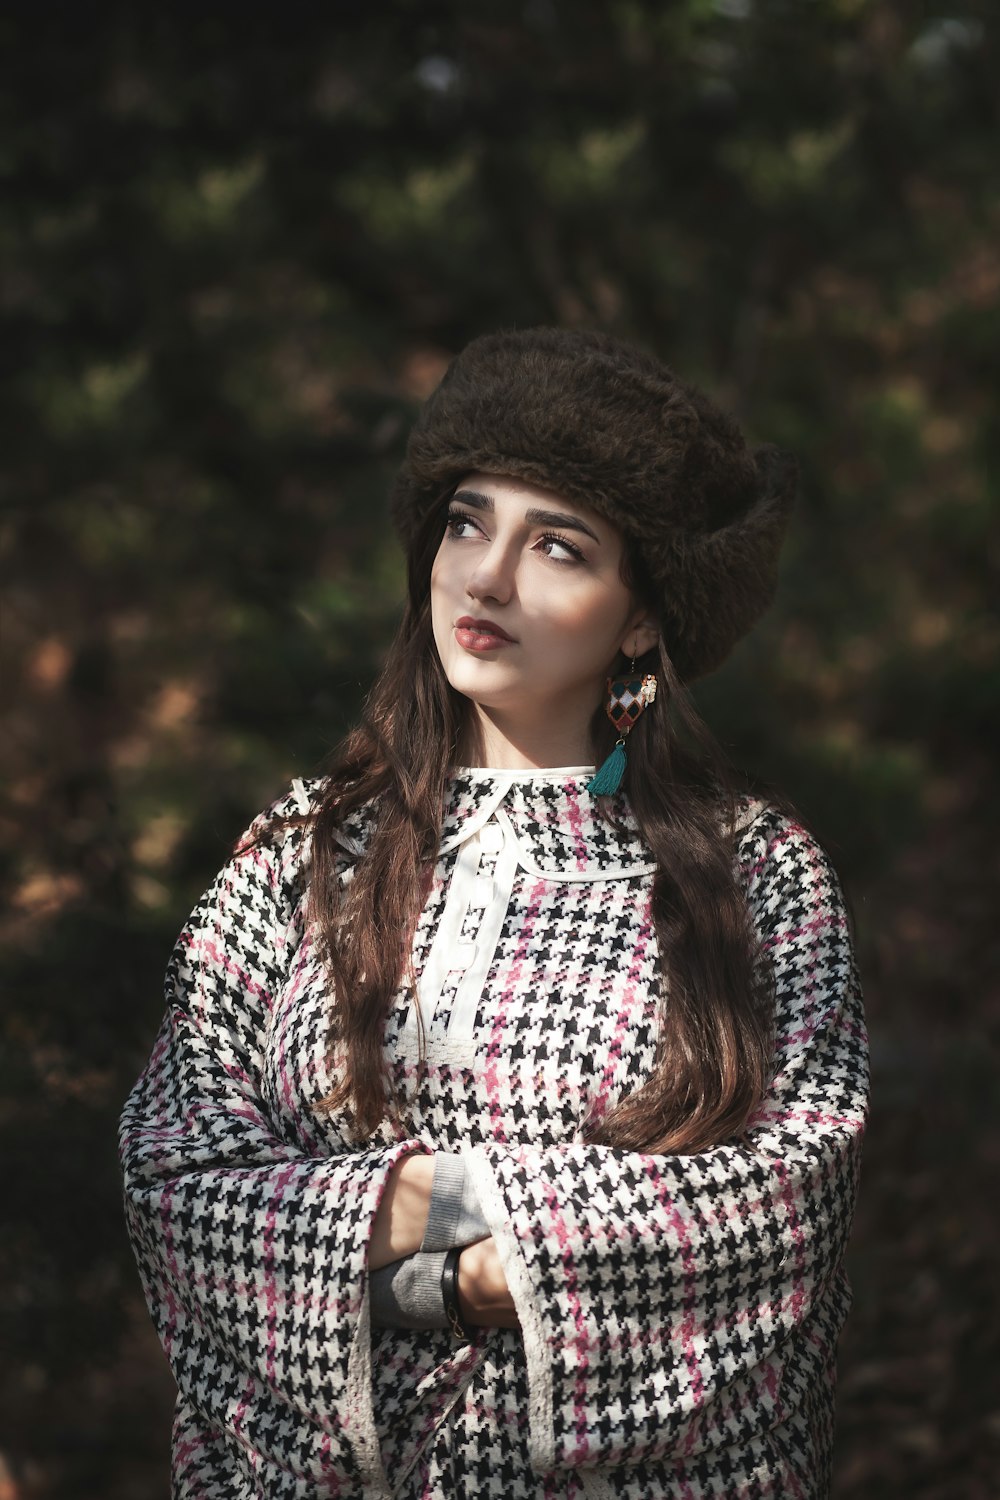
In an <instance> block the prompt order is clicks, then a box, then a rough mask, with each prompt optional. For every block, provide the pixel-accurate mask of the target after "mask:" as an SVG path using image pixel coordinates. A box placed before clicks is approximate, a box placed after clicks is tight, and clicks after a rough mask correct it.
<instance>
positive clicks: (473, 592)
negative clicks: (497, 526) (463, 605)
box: [465, 538, 517, 604]
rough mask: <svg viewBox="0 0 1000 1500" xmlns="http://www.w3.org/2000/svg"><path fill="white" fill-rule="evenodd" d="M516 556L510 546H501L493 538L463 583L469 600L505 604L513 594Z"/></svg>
mask: <svg viewBox="0 0 1000 1500" xmlns="http://www.w3.org/2000/svg"><path fill="white" fill-rule="evenodd" d="M516 561H517V560H516V556H515V553H514V549H513V547H512V546H503V545H502V544H501V542H500V541H499V540H498V539H496V538H494V540H493V541H492V542H491V543H490V544H489V546H488V547H486V548H484V549H483V550H482V551H481V552H480V553H479V556H478V558H477V559H476V566H475V567H474V568H473V570H472V572H471V573H470V574H469V576H468V578H467V579H466V582H465V592H466V593H467V594H468V596H469V598H470V599H495V600H496V601H497V603H498V604H506V603H507V602H508V601H509V600H510V598H511V595H512V594H513V592H514V577H515V572H516Z"/></svg>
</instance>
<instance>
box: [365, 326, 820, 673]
mask: <svg viewBox="0 0 1000 1500" xmlns="http://www.w3.org/2000/svg"><path fill="white" fill-rule="evenodd" d="M474 470H482V471H485V472H488V473H497V474H506V475H510V476H512V477H514V478H518V479H523V480H526V481H528V482H529V483H531V484H537V485H541V486H542V487H543V488H546V489H551V490H553V491H555V492H556V493H557V494H559V495H562V496H564V497H565V498H567V499H569V500H573V501H576V502H577V503H579V504H581V505H586V506H590V507H591V508H592V509H593V510H595V511H597V512H598V514H600V515H602V516H604V517H605V518H606V519H607V520H609V521H611V522H613V524H614V525H616V526H617V527H619V528H620V529H621V531H623V532H624V533H625V534H626V535H627V536H629V537H634V538H635V539H636V540H637V541H638V543H639V549H640V552H641V554H642V556H643V559H644V561H645V564H646V568H647V571H648V572H649V574H650V575H651V577H652V579H653V580H654V582H655V584H656V587H657V590H658V593H659V600H658V611H659V617H660V627H661V629H662V631H663V636H664V642H665V644H666V648H667V653H668V655H669V656H670V658H671V661H672V662H673V664H674V667H675V669H676V671H677V673H678V675H679V676H680V678H681V679H682V680H686V681H689V680H691V679H693V678H696V677H701V676H703V675H704V674H705V673H706V672H710V671H712V670H713V669H714V668H715V667H717V666H719V665H720V664H721V663H722V662H723V661H724V660H725V658H726V657H727V656H728V655H729V652H730V651H731V650H732V648H733V646H735V644H736V642H737V641H738V640H739V639H740V637H741V636H743V635H744V634H745V633H746V632H747V631H748V630H749V629H750V627H751V625H753V623H754V621H755V620H756V619H757V618H758V616H759V615H761V614H762V613H763V612H764V610H765V609H766V608H767V606H768V604H769V603H770V601H771V598H772V596H773V594H774V589H775V584H776V581H777V563H778V552H779V550H780V547H781V541H782V537H783V534H784V531H785V527H786V524H787V521H788V516H789V512H790V510H791V507H792V504H793V501H794V498H795V492H796V484H797V466H796V463H795V460H794V459H793V458H792V457H791V456H790V455H789V454H785V453H782V452H780V451H779V450H778V449H777V448H774V447H772V446H770V445H767V446H764V447H762V448H757V449H755V450H753V451H751V450H750V449H749V448H748V447H747V445H746V443H745V442H744V439H743V437H742V435H741V433H740V430H739V428H738V427H737V425H736V423H735V422H734V421H733V420H732V418H730V417H728V416H727V415H726V414H725V413H724V412H722V411H720V410H719V408H718V407H717V406H715V405H714V403H713V402H711V401H710V400H709V399H708V397H707V396H705V395H703V394H702V392H700V391H698V390H696V389H694V388H693V387H691V386H689V385H685V384H684V383H683V382H682V381H681V380H679V379H678V378H677V376H676V375H674V373H673V372H672V371H671V370H669V369H668V368H667V366H666V365H664V364H662V363H661V361H660V360H658V359H656V358H655V357H654V356H653V355H651V354H647V353H645V352H644V351H643V350H641V349H638V348H636V347H635V346H634V345H632V344H627V343H624V342H623V341H622V340H620V339H617V338H613V337H612V336H611V335H609V334H606V333H590V332H583V331H568V330H563V329H559V328H528V329H523V330H519V331H512V332H501V333H493V334H486V335H484V336H483V337H481V338H477V339H474V340H473V341H472V343H470V344H468V345H467V346H466V347H465V348H464V349H463V350H462V352H461V353H460V354H458V355H457V356H456V357H455V359H453V360H452V362H451V364H450V365H449V367H448V370H447V371H446V373H445V375H444V378H443V379H442V381H441V383H440V385H439V386H438V387H437V389H436V390H435V391H434V392H433V393H432V395H431V396H430V398H429V399H428V401H427V402H426V404H425V406H424V408H423V410H422V411H421V413H420V415H419V417H418V419H417V422H416V424H415V426H414V428H413V431H412V433H411V434H410V439H409V443H408V445H407V449H406V458H405V461H404V463H403V466H402V468H401V470H400V472H399V475H398V477H397V480H396V484H395V488H394V491H393V495H392V513H393V516H394V519H395V521H396V524H397V525H398V527H399V529H400V531H401V532H402V534H403V537H404V540H408V539H409V538H410V537H411V536H412V534H413V532H414V530H415V528H416V526H417V525H418V523H419V521H420V520H421V519H422V518H423V517H424V516H425V515H426V513H427V510H428V508H429V507H431V506H433V505H434V504H435V503H436V502H437V501H439V500H440V499H441V497H442V495H443V494H444V493H445V492H446V491H447V490H449V489H450V488H452V487H453V486H454V485H455V484H457V482H458V481H459V480H460V479H462V478H463V477H464V476H465V475H466V474H470V473H472V472H473V471H474Z"/></svg>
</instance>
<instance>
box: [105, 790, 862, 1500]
mask: <svg viewBox="0 0 1000 1500" xmlns="http://www.w3.org/2000/svg"><path fill="white" fill-rule="evenodd" d="M589 774H590V772H589V769H587V770H581V769H580V768H576V769H575V770H574V771H573V772H567V773H558V772H552V773H538V774H537V775H535V776H522V777H517V776H512V775H510V774H505V773H503V772H491V771H485V770H483V771H474V770H465V771H460V772H458V773H456V774H455V775H454V776H453V777H452V778H451V780H450V782H449V792H448V801H447V805H446V807H445V809H444V818H443V827H442V845H441V851H442V852H441V854H440V857H439V860H438V864H437V869H436V871H435V876H434V880H433V881H432V883H431V887H430V892H429V895H428V898H427V903H426V905H425V907H424V910H423V912H422V914H421V917H420V920H419V922H418V925H417V930H416V933H415V935H414V939H413V961H414V969H415V972H416V975H417V978H418V980H419V978H420V976H421V974H422V972H423V967H424V964H425V962H426V960H427V959H428V955H429V954H430V952H431V950H432V945H433V942H434V937H435V933H436V932H437V930H438V925H439V923H440V921H441V919H442V914H443V913H444V911H445V907H446V904H447V901H448V895H449V891H450V890H451V888H452V880H453V876H455V872H456V868H458V862H459V860H460V859H461V857H462V851H463V849H464V848H466V847H467V845H468V842H469V840H470V839H474V838H477V837H479V832H478V831H479V830H480V829H481V828H482V826H483V821H484V818H487V819H488V821H489V823H490V824H491V825H495V824H497V822H498V820H499V823H500V824H502V826H503V828H504V829H505V830H506V832H505V835H504V837H503V838H500V839H498V840H497V841H495V842H494V843H493V844H487V843H486V841H485V840H484V852H483V855H482V859H481V861H480V863H479V865H478V867H477V875H476V878H477V881H478V889H479V891H480V892H482V890H483V888H484V882H487V883H488V882H489V881H491V880H492V881H493V886H494V889H495V892H496V894H495V895H494V898H493V899H494V900H500V901H502V902H503V903H504V911H503V914H502V917H503V919H502V922H497V923H496V924H495V931H496V934H497V935H496V936H495V940H494V941H492V943H491V947H490V951H489V953H488V954H487V955H486V958H487V959H488V967H484V974H485V978H484V982H483V984H482V990H481V994H480V995H479V998H478V1000H477V1002H476V1006H474V1007H473V1010H472V1011H468V1014H467V1021H468V1026H466V1020H463V1022H462V1026H461V1027H459V1028H457V1032H458V1034H456V1028H455V1027H452V1028H451V1031H450V1032H449V1029H448V1023H449V1008H450V1006H451V1003H452V1000H453V998H454V997H455V996H456V995H457V994H459V993H460V987H461V974H460V973H459V974H453V973H450V972H446V973H445V974H444V977H443V979H442V980H441V983H440V985H439V986H438V990H437V991H436V993H435V1005H434V1015H433V1023H432V1025H431V1026H430V1028H429V1031H428V1037H427V1051H426V1055H425V1057H424V1058H423V1059H421V1058H419V1057H418V1056H417V1055H416V1054H415V1053H414V1051H413V1049H412V1045H411V1043H410V1040H409V1038H410V1037H411V1034H412V1033H411V1027H410V1025H409V1024H408V1022H411V1021H412V1016H411V1010H410V996H409V993H408V992H407V991H405V990H403V989H401V990H400V993H399V994H398V996H397V997H396V1003H395V1005H394V1007H393V1009H392V1012H391V1014H390V1016H389V1019H388V1023H387V1028H386V1049H387V1057H388V1061H389V1064H390V1066H391V1067H392V1068H393V1069H394V1070H395V1072H396V1075H397V1078H398V1079H399V1080H400V1081H401V1083H402V1086H403V1088H404V1091H405V1094H406V1098H407V1104H408V1108H407V1118H406V1121H405V1128H404V1130H403V1131H402V1132H394V1131H393V1130H392V1129H391V1128H389V1127H388V1126H384V1127H383V1128H382V1129H381V1130H380V1131H379V1132H378V1133H377V1134H376V1136H375V1137H374V1138H373V1139H372V1140H371V1141H369V1142H368V1143H367V1144H366V1146H365V1148H364V1149H363V1150H358V1149H357V1148H356V1147H355V1146H354V1145H353V1144H352V1142H351V1140H350V1137H349V1134H348V1132H347V1130H346V1127H345V1122H344V1120H343V1119H341V1118H339V1117H338V1116H336V1115H334V1116H330V1115H328V1114H325V1113H323V1112H322V1111H320V1110H319V1109H318V1108H317V1105H318V1101H319V1100H320V1099H321V1098H322V1097H323V1096H324V1095H325V1094H326V1093H327V1092H328V1091H329V1088H330V1084H331V1074H330V1070H329V1063H328V1060H327V1057H326V1033H327V1024H328V1015H329V1005H330V996H329V985H328V981H327V979H326V975H325V972H324V968H323V963H322V957H321V954H320V953H319V951H318V947H317V944H316V943H315V942H314V940H313V934H312V933H311V932H310V931H309V930H308V928H307V926H306V923H305V921H304V918H303V903H304V898H305V894H306V888H307V880H308V856H309V839H308V835H307V834H304V833H303V832H302V831H301V830H285V831H284V832H283V833H281V834H280V835H279V836H278V837H276V839H275V840H274V841H273V842H272V843H270V844H267V845H264V846H261V847H258V848H256V849H254V850H252V851H250V852H244V853H237V854H235V855H234V857H233V858H232V860H231V861H230V862H229V864H228V865H227V866H226V868H225V869H224V870H223V871H222V872H221V873H220V875H219V876H218V878H217V879H216V881H215V883H214V884H213V886H212V888H211V889H210V890H209V891H208V892H207V893H206V895H205V897H204V898H203V900H202V901H201V902H200V903H199V904H198V906H197V907H196V909H195V911H194V912H193V913H192V916H191V918H190V920H189V922H188V923H187V924H186V926H185V928H184V931H183V932H182V934H181V936H180V938H179V939H178V943H177V946H176V948H175V950H174V953H173V956H172V958H171V960H170V964H169V967H168V973H167V1009H166V1015H165V1017H164V1021H163V1026H162V1029H161V1031H160V1034H159V1037H158V1039H157V1041H156V1044H155V1046H154V1049H153V1053H152V1056H151V1058H150V1060H149V1063H148V1065H147V1068H146V1070H145V1072H144V1073H143V1075H142V1077H141V1078H140V1080H139V1081H138V1083H137V1084H136V1087H135V1089H134V1090H133V1092H132V1094H131V1095H130V1097H129V1100H128V1102H127V1104H126V1106H125V1110H124V1113H123V1116H122V1132H121V1144H122V1160H123V1165H124V1170H125V1182H126V1205H127V1216H128V1224H129V1230H130V1233H131V1236H132V1241H133V1245H134V1248H135V1253H136V1257H137V1261H138V1265H139V1269H140V1273H141V1275H142V1279H143V1284H144V1287H145V1291H146V1295H147V1298H148V1301H149V1305H150V1309H151V1311H152V1314H153V1317H154V1320H155V1322H156V1325H157V1328H158V1331H159V1334H160V1337H161V1339H162V1342H163V1345H164V1349H165V1351H166V1353H167V1357H168V1359H169V1360H170V1363H171V1366H172V1369H173V1372H174V1375H175V1377H176V1380H177V1385H178V1402H177V1411H176V1419H175V1424H174V1441H173V1493H174V1496H175V1500H195V1497H197V1500H243V1497H251V1496H266V1497H268V1500H286V1497H288V1500H291V1497H299V1500H305V1497H307V1496H308V1497H314V1496H319V1495H324V1496H325V1495H330V1496H337V1495H339V1496H345V1497H346V1496H352V1497H353V1496H371V1497H383V1500H388V1497H390V1496H396V1497H399V1500H445V1497H448V1500H452V1497H456V1496H465V1495H468V1496H475V1497H477V1500H478V1497H480V1496H484V1497H495V1500H529V1497H530V1500H543V1497H546V1500H554V1497H584V1496H603V1497H606V1500H607V1497H611V1496H615V1497H622V1500H654V1497H660V1496H677V1497H681V1500H703V1497H708V1496H716V1497H720V1500H722V1497H725V1500H732V1497H736V1496H740V1497H765V1496H773V1497H783V1496H801V1497H807V1500H813V1497H820V1496H822V1495H824V1494H825V1493H826V1491H827V1487H828V1479H829V1460H830V1443H831V1435H832V1419H833V1387H834V1359H835V1351H836V1343H837V1338H838V1335H839V1332H840V1329H841V1326H842V1324H843V1320H844V1318H845V1316H846V1313H847V1309H848V1306H849V1301H850V1297H849V1291H848V1287H847V1282H846V1278H845V1275H844V1269H843V1257H844V1249H845V1244H846V1241H847V1236H848V1233H849V1229H850V1222H851V1216H852V1212H853V1206H854V1199H855V1192H856V1186H857V1172H858V1157H859V1147H860V1140H861V1134H862V1130H863V1126H864V1120H865V1113H866V1106H867V1071H866V1057H867V1048H866V1038H865V1030H864V1020H863V1015H862V1010H861V1001H860V993H859V987H858V981H857V973H856V969H855V965H854V960H853V956H852V950H851V941H850V935H849V932H848V926H847V919H846V915H845V910H844V904H843V899H842V895H841V892H840V888H839V885H838V883H837V879H836V876H835V875H834V873H833V871H832V869H831V867H830V864H829V861H828V859H827V858H826V855H825V854H824V852H823V850H822V849H821V848H820V847H819V845H818V844H817V843H816V841H815V840H814V839H813V838H812V837H811V836H810V835H809V834H808V833H806V832H805V831H804V830H803V829H802V828H801V827H799V826H797V825H796V824H794V823H791V822H789V821H788V820H787V819H785V818H784V817H782V816H780V815H778V814H777V813H775V812H774V811H773V810H769V809H767V808H766V807H763V806H762V805H760V804H755V805H754V804H748V805H747V808H746V812H745V819H744V824H745V826H744V827H743V830H742V832H741V834H740V835H739V837H738V848H737V859H738V863H739V867H740V870H741V874H742V879H743V883H744V886H745V889H746V892H747V899H748V901H749V904H750V909H751V911H752V914H753V918H754V921H755V924H756V928H757V930H758V932H759V935H760V940H761V945H762V953H763V955H764V956H765V957H766V959H767V960H768V961H769V962H770V963H771V965H772V968H773V972H774V980H775V1023H776V1043H775V1054H774V1072H773V1081H772V1084H771V1088H770V1090H769V1092H768V1095H767V1097H766V1099H765V1100H764V1101H763V1104H762V1105H761V1107H760V1109H759V1110H758V1112H757V1114H756V1116H755V1118H754V1120H753V1122H752V1124H751V1128H750V1130H749V1131H748V1133H747V1135H746V1137H745V1138H744V1139H742V1140H740V1141H739V1142H731V1143H727V1144H724V1145H721V1146H718V1147H716V1148H714V1149H713V1150H710V1151H704V1152H701V1153H699V1154H697V1155H694V1156H685V1157H680V1156H653V1155H650V1154H648V1153H639V1152H630V1151H617V1150H612V1149H610V1148H603V1147H594V1146H587V1145H586V1144H584V1143H583V1141H582V1139H581V1123H582V1121H583V1120H584V1118H585V1117H586V1115H587V1113H588V1111H589V1110H591V1109H593V1108H595V1107H596V1108H597V1109H599V1110H602V1109H607V1108H610V1107H611V1106H612V1105H613V1103H614V1102H615V1100H616V1099H618V1098H620V1097H621V1096H622V1095H623V1094H624V1093H626V1092H628V1091H631V1090H633V1089H634V1088H635V1087H636V1086H637V1085H638V1084H639V1083H641V1081H642V1080H643V1079H644V1078H645V1077H647V1076H648V1074H649V1070H650V1068H651V1067H652V1066H653V1062H654V1058H655V1052H656V1042H657V1015H658V1011H659V1007H660V1005H661V1003H663V1004H669V995H667V996H666V997H664V998H663V1000H662V1002H661V997H660V990H659V982H658V977H657V964H656V943H655V934H654V932H653V929H652V924H651V922H650V921H649V910H648V903H649V894H650V889H651V883H652V879H653V876H652V873H651V871H650V868H649V853H648V850H646V849H645V848H644V847H643V846H642V845H641V843H640V841H639V840H638V837H637V835H636V833H635V830H634V824H633V823H632V822H631V819H630V815H629V813H628V809H627V804H626V803H625V802H624V799H623V798H620V799H619V811H620V812H621V813H622V814H623V817H624V820H625V827H624V828H623V829H622V830H621V831H615V830H614V829H612V828H610V827H609V826H608V825H607V824H606V823H604V822H602V821H601V820H599V819H598V818H597V817H596V815H595V807H596V804H595V803H594V801H593V799H592V798H590V797H589V796H588V794H587V793H586V791H585V784H586V780H587V779H588V777H589ZM319 790H320V784H319V783H307V784H305V785H303V784H301V783H300V784H297V785H296V787H295V788H294V789H293V791H292V793H290V794H289V795H288V796H287V797H286V798H283V799H281V800H280V801H279V802H278V803H276V804H275V806H274V807H273V808H272V809H270V810H269V812H268V814H266V815H264V817H263V819H262V820H259V821H258V825H255V826H262V825H263V822H264V821H265V820H266V821H269V820H270V818H271V816H272V815H278V816H280V815H282V814H286V813H289V812H295V811H300V810H302V809H303V808H305V807H307V806H308V805H309V803H310V799H313V798H315V796H316V795H317V794H318V792H319ZM372 816H374V813H373V812H369V813H368V814H359V815H357V816H356V817H355V818H354V819H353V820H351V822H350V824H349V825H348V826H346V827H345V829H344V830H343V834H344V849H343V859H342V872H343V876H344V878H345V879H346V878H349V872H350V870H351V867H352V865H353V864H354V862H355V860H356V858H357V857H358V851H359V850H361V849H363V847H364V842H365V838H366V832H367V829H368V827H369V826H370V818H371V817H372ZM505 840H506V841H505ZM498 846H500V847H502V848H503V850H504V851H505V852H504V853H503V854H502V855H499V854H498V853H497V848H498ZM512 850H513V851H514V852H515V853H516V860H515V859H514V858H513V857H512V855H511V851H512ZM502 870H509V871H510V872H512V873H510V874H509V876H505V877H503V878H501V876H500V874H499V873H498V872H500V871H502ZM455 878H456V879H459V878H462V877H461V876H455ZM504 880H506V884H505V883H504ZM470 889H471V887H470ZM477 900H478V898H477ZM454 907H455V898H454V893H452V915H453V914H454ZM463 910H464V908H463ZM487 914H488V913H486V912H484V909H483V907H482V906H481V905H477V904H476V900H470V902H469V903H468V910H467V911H464V915H462V916H461V922H460V923H459V922H456V927H455V931H456V937H457V946H456V952H460V951H461V952H464V951H466V950H467V949H470V950H474V947H475V938H476V935H477V933H481V932H482V931H483V930H485V924H486V916H487ZM460 915H461V912H460ZM448 920H449V921H450V920H452V917H451V916H450V917H449V919H448ZM479 962H480V963H484V960H483V958H482V957H480V960H479ZM438 967H439V968H440V964H438ZM473 1011H474V1015H473ZM466 1031H467V1034H466ZM435 1149H444V1150H448V1151H462V1152H463V1153H464V1154H465V1156H466V1160H467V1163H468V1167H469V1170H470V1172H471V1173H472V1175H473V1180H474V1182H475V1185H476V1188H477V1191H478V1193H479V1196H480V1201H481V1203H482V1205H483V1210H484V1212H485V1214H486V1216H487V1219H488V1220H489V1222H490V1225H491V1228H492V1230H493V1234H494V1238H495V1240H496V1242H497V1245H498V1247H499V1251H500V1254H501V1257H502V1259H503V1262H504V1267H505V1270H506V1273H507V1280H508V1284H509V1285H510V1287H511V1291H512V1293H513V1295H514V1298H515V1302H516V1304H517V1307H518V1311H519V1315H520V1321H521V1331H520V1333H513V1332H506V1331H501V1330H495V1331H490V1332H483V1333H482V1334H481V1335H479V1336H478V1337H477V1339H476V1340H475V1342H474V1343H473V1344H472V1345H471V1346H457V1345H454V1344H452V1342H451V1341H450V1338H449V1336H448V1335H447V1333H445V1332H443V1331H430V1332H421V1333H415V1332H404V1331H400V1330H392V1329H375V1330H373V1329H371V1327H370V1324H369V1317H368V1294H367V1285H366V1271H365V1254H366V1246H367V1241H368V1237H369V1235H370V1232H371V1223H372V1218H373V1216H374V1214H375V1212H376V1209H377V1206H378V1201H379V1197H380V1194H381V1192H382V1190H383V1188H384V1185H385V1182H386V1178H387V1176H388V1173H389V1171H390V1170H391V1167H392V1165H393V1163H394V1162H395V1161H396V1160H397V1159H398V1158H399V1157H400V1156H401V1155H403V1154H405V1153H406V1152H409V1151H413V1150H435Z"/></svg>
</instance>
